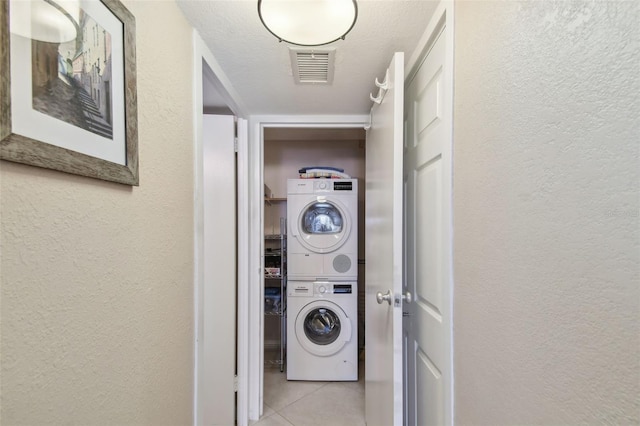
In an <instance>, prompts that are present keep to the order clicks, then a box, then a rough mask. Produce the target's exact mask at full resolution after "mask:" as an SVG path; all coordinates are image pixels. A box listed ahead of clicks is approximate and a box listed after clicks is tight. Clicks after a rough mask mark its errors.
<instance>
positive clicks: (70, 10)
mask: <svg viewBox="0 0 640 426" xmlns="http://www.w3.org/2000/svg"><path fill="white" fill-rule="evenodd" d="M9 14H10V19H9V23H10V27H11V32H12V33H13V34H17V35H20V36H23V37H27V38H30V39H32V40H40V41H45V42H48V43H65V42H68V41H72V40H75V39H76V37H77V36H78V21H79V16H80V5H79V1H78V0H56V1H54V0H23V1H13V2H11V7H10V9H9Z"/></svg>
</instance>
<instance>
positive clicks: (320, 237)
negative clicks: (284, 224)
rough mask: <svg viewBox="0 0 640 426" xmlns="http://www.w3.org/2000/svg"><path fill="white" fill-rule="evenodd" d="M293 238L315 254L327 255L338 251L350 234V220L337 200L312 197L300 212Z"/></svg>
mask: <svg viewBox="0 0 640 426" xmlns="http://www.w3.org/2000/svg"><path fill="white" fill-rule="evenodd" d="M293 228H294V229H293V230H294V237H296V238H297V239H298V241H300V244H302V245H303V246H305V247H306V248H307V249H309V250H310V251H312V252H315V253H329V252H332V251H334V250H337V249H339V248H340V247H342V245H343V244H344V243H345V242H346V241H347V239H348V238H349V234H350V233H351V218H350V217H349V215H348V214H347V210H346V208H344V206H343V205H342V203H340V202H339V201H338V200H328V199H326V197H317V198H315V197H314V200H313V201H312V202H310V203H308V204H307V205H306V206H304V207H303V208H302V209H301V210H300V215H299V216H298V220H297V225H295V226H294V227H293Z"/></svg>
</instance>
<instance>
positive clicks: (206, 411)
mask: <svg viewBox="0 0 640 426" xmlns="http://www.w3.org/2000/svg"><path fill="white" fill-rule="evenodd" d="M234 133H235V130H234V117H233V116H228V115H224V116H223V115H204V116H203V117H202V154H203V164H202V167H203V181H202V191H203V195H202V196H203V209H204V217H203V223H202V232H203V270H204V271H203V288H202V294H201V295H200V298H201V301H202V309H203V312H204V321H203V324H202V326H201V327H202V329H201V330H200V333H201V335H200V336H199V339H198V340H199V342H198V344H199V347H200V348H199V349H200V351H201V352H200V353H199V354H198V356H199V357H202V359H203V360H206V362H204V363H203V369H202V372H201V374H200V377H198V393H199V394H200V403H201V416H202V424H207V425H229V424H233V423H234V421H235V393H234V390H233V389H234V375H235V370H236V344H235V343H236V334H235V331H236V329H235V327H220V324H230V323H231V324H233V323H234V322H235V318H236V269H235V267H231V268H230V267H229V265H235V263H236V233H235V229H236V185H235V176H236V166H235V152H234V148H233V142H234ZM223 252H224V255H221V253H223ZM221 300H223V301H224V303H220V301H221Z"/></svg>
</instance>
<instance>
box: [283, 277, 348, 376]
mask: <svg viewBox="0 0 640 426" xmlns="http://www.w3.org/2000/svg"><path fill="white" fill-rule="evenodd" d="M357 316H358V291H357V283H356V282H355V281H351V282H346V281H343V282H326V281H325V282H318V281H316V282H312V281H289V282H288V284H287V380H321V381H352V380H358V325H357Z"/></svg>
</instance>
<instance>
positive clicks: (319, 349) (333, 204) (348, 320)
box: [287, 179, 358, 381]
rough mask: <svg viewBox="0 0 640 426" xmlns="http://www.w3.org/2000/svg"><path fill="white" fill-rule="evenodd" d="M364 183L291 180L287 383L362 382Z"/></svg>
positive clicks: (288, 220)
mask: <svg viewBox="0 0 640 426" xmlns="http://www.w3.org/2000/svg"><path fill="white" fill-rule="evenodd" d="M357 213H358V181H357V179H289V180H288V181H287V223H288V227H289V229H288V231H289V232H288V233H287V264H288V280H287V379H288V380H322V381H340V380H345V381H346V380H358V336H357V334H358V327H357V316H358V288H357V285H358V284H357V282H358V261H357V259H358V216H357Z"/></svg>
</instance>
